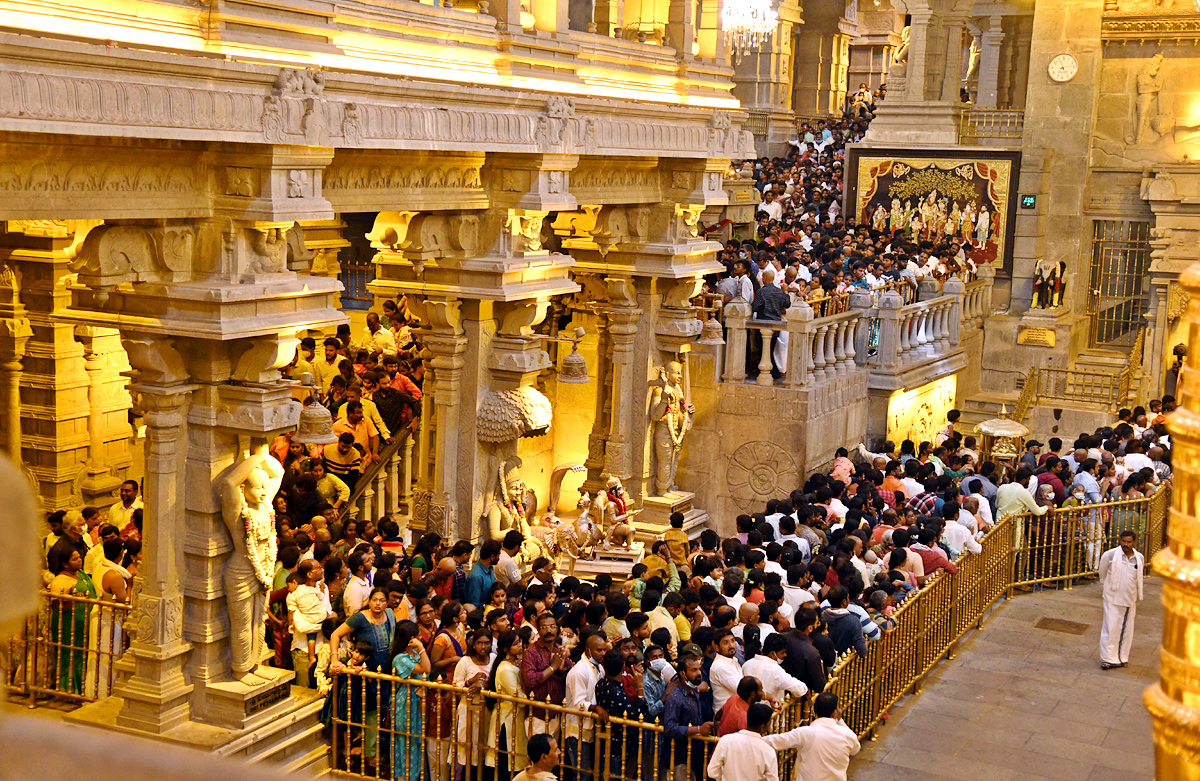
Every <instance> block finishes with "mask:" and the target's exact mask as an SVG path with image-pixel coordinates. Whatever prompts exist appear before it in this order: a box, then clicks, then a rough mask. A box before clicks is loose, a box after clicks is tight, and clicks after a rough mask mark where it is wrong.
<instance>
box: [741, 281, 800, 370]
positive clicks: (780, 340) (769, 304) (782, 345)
mask: <svg viewBox="0 0 1200 781" xmlns="http://www.w3.org/2000/svg"><path fill="white" fill-rule="evenodd" d="M759 280H760V281H761V282H762V287H760V288H759V289H758V293H756V294H755V296H754V304H753V305H752V306H751V312H752V313H753V316H754V319H756V320H767V321H771V322H777V323H778V322H783V314H784V312H786V311H787V308H788V307H789V306H791V304H792V297H791V296H789V295H788V294H787V293H785V292H783V289H782V288H781V287H779V285H777V284H775V269H774V268H772V267H771V266H767V267H766V268H764V269H763V270H762V273H761V274H760V275H759ZM751 334H752V335H755V336H757V337H758V341H759V347H758V349H759V350H762V349H764V346H763V345H762V344H761V339H762V337H761V335H759V332H758V331H757V329H755V330H753V331H751ZM759 355H761V352H759ZM786 368H787V332H786V331H784V330H783V329H780V330H778V331H776V332H775V333H774V334H772V335H771V376H772V377H774V378H775V379H777V380H778V379H781V378H782V377H783V372H784V370H785V369H786ZM753 374H754V375H755V376H757V374H758V363H757V360H756V361H755V365H754V367H753Z"/></svg>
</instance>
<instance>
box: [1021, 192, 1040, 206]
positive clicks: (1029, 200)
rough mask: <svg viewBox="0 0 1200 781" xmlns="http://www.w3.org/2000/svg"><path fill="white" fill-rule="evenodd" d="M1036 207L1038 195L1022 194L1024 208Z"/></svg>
mask: <svg viewBox="0 0 1200 781" xmlns="http://www.w3.org/2000/svg"><path fill="white" fill-rule="evenodd" d="M1036 207H1037V196H1036V195H1022V196H1021V208H1022V209H1034V208H1036Z"/></svg>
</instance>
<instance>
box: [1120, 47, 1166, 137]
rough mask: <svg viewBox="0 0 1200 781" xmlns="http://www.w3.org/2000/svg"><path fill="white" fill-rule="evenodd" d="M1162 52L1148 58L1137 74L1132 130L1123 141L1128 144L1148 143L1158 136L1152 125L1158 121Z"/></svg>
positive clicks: (1161, 86)
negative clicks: (1130, 134)
mask: <svg viewBox="0 0 1200 781" xmlns="http://www.w3.org/2000/svg"><path fill="white" fill-rule="evenodd" d="M1162 63H1163V55H1162V52H1159V53H1158V54H1156V55H1154V56H1153V57H1151V58H1150V62H1148V63H1146V67H1144V68H1142V71H1141V73H1139V74H1138V76H1137V99H1136V100H1135V101H1134V105H1133V112H1134V130H1133V135H1132V136H1127V137H1126V138H1125V141H1126V142H1127V143H1130V144H1148V143H1150V142H1152V141H1154V140H1155V139H1157V138H1158V136H1159V132H1158V131H1157V130H1156V129H1155V127H1154V125H1155V124H1158V122H1159V110H1158V109H1159V103H1158V95H1159V93H1160V92H1162V88H1163V80H1162V77H1161V76H1159V70H1160V69H1161V68H1162Z"/></svg>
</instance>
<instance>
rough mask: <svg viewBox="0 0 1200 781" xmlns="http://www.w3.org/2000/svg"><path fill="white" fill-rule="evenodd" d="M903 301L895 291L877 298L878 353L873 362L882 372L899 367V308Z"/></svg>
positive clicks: (889, 291) (900, 340) (900, 339)
mask: <svg viewBox="0 0 1200 781" xmlns="http://www.w3.org/2000/svg"><path fill="white" fill-rule="evenodd" d="M902 306H904V299H902V298H901V297H900V294H899V293H897V292H896V291H895V290H888V291H887V292H886V293H884V294H883V295H882V296H880V297H879V351H878V352H877V353H876V355H875V361H876V363H877V364H878V365H879V367H880V368H881V369H883V370H884V371H894V370H895V369H896V368H897V367H899V366H900V348H901V342H902V336H901V333H900V307H902Z"/></svg>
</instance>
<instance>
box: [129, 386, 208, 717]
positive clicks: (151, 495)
mask: <svg viewBox="0 0 1200 781" xmlns="http://www.w3.org/2000/svg"><path fill="white" fill-rule="evenodd" d="M194 387H195V386H192V385H186V384H182V383H179V384H174V385H150V384H142V385H134V386H131V389H132V390H133V392H135V393H139V394H141V397H142V408H143V410H144V411H145V421H146V475H145V478H144V480H143V484H142V496H143V502H144V503H145V509H144V510H143V515H142V566H141V569H140V570H139V572H138V578H137V584H136V587H135V599H134V604H133V611H132V613H131V615H130V619H129V623H130V625H131V628H132V629H133V630H134V632H136V636H135V639H134V641H133V645H132V647H131V649H130V656H131V657H132V662H133V670H132V676H131V677H129V678H128V679H126V680H124V681H122V682H121V683H119V684H118V685H117V687H116V689H115V691H116V693H117V694H119V695H120V696H121V697H123V698H124V705H123V707H122V708H121V711H120V713H119V714H118V715H117V723H118V724H119V725H121V726H125V727H131V728H135V729H139V730H143V731H146V732H152V733H162V732H165V731H166V730H169V729H171V728H172V727H174V726H176V725H178V724H181V723H182V722H184V721H186V720H187V719H188V716H189V712H188V695H189V694H190V692H191V689H192V687H191V685H190V684H188V683H187V682H186V681H185V679H184V675H183V661H184V659H183V656H184V654H185V653H186V652H187V651H188V650H189V648H190V644H188V643H185V642H184V641H183V636H182V628H183V592H182V590H181V588H180V585H181V582H182V578H183V567H182V565H183V534H182V533H180V531H181V530H182V529H183V527H184V494H185V481H184V473H185V470H184V460H185V454H186V446H187V409H188V404H189V397H190V393H191V391H192V390H193V389H194Z"/></svg>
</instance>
